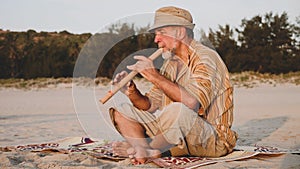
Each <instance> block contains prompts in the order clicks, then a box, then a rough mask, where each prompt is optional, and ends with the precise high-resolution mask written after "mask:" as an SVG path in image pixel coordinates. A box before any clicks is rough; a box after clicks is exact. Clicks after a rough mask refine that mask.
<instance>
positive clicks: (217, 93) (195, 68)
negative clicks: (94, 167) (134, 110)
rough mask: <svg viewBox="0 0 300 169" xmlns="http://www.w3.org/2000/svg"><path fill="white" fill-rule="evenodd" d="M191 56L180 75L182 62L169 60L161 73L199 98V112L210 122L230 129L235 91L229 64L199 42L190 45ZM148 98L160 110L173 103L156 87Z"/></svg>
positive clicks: (149, 93) (165, 62) (148, 94)
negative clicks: (179, 65)
mask: <svg viewBox="0 0 300 169" xmlns="http://www.w3.org/2000/svg"><path fill="white" fill-rule="evenodd" d="M189 57H190V58H189V60H188V63H187V64H184V65H183V67H182V69H181V70H180V71H179V72H178V71H177V63H178V61H176V60H174V59H172V58H169V59H166V60H165V61H164V64H163V66H162V68H161V74H163V75H164V76H166V77H167V78H168V79H170V80H171V81H173V82H175V83H177V84H179V85H180V86H181V87H183V88H185V90H187V91H188V92H189V93H190V94H191V95H193V96H194V97H195V98H197V100H198V101H199V103H200V104H201V107H200V109H199V111H198V113H199V115H201V116H202V117H203V118H205V119H206V120H207V121H208V122H209V123H211V124H212V125H213V126H220V125H221V126H225V127H226V128H230V127H231V125H232V121H233V88H232V85H231V84H230V80H229V73H228V70H227V68H226V66H225V64H224V63H223V61H222V59H221V58H220V56H219V55H218V54H217V52H216V51H214V50H211V49H210V48H208V47H206V46H204V45H202V44H201V43H198V42H196V41H192V42H191V44H190V49H189ZM147 96H148V97H149V98H150V100H151V101H152V104H157V105H158V106H159V108H160V109H162V108H163V107H165V106H166V105H168V104H170V103H172V100H171V99H170V98H168V97H167V96H166V95H165V94H164V93H163V92H162V91H161V90H160V89H158V88H157V87H156V86H153V87H152V89H151V90H150V91H149V92H148V93H147Z"/></svg>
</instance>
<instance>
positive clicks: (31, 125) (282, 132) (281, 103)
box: [0, 79, 300, 169]
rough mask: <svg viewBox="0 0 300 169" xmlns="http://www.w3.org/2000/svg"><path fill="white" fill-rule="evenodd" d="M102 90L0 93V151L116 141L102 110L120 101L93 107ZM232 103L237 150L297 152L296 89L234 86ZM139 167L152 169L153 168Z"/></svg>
mask: <svg viewBox="0 0 300 169" xmlns="http://www.w3.org/2000/svg"><path fill="white" fill-rule="evenodd" d="M252 80H253V79H252ZM254 80H255V79H254ZM249 84H250V88H249ZM137 85H138V87H140V88H142V90H143V91H146V90H147V88H149V84H148V83H146V82H144V81H139V82H138V83H137ZM245 86H246V87H245ZM72 89H73V90H72ZM108 90H109V87H108V86H104V85H101V83H100V84H98V85H97V86H96V87H94V86H93V85H88V86H83V85H79V84H75V85H74V86H73V88H72V84H71V83H69V82H68V83H59V84H55V85H48V86H47V85H46V86H43V87H38V88H37V87H29V88H19V89H18V88H14V87H2V88H1V90H0V147H6V146H15V145H26V144H33V143H45V142H51V141H55V140H59V139H62V138H66V137H78V136H88V137H93V138H97V139H108V140H118V139H121V137H120V136H119V135H118V134H117V133H116V132H115V131H114V130H113V128H112V127H111V124H110V122H109V119H108V113H107V111H106V110H107V108H108V107H109V106H111V105H113V104H117V103H116V101H117V100H120V99H123V98H121V97H122V96H120V95H117V96H116V97H115V98H114V99H112V100H110V101H109V102H108V103H107V104H105V105H102V104H101V103H99V102H98V99H100V98H101V97H103V96H104V95H105V94H106V92H107V91H108ZM234 102H235V110H234V112H235V114H234V115H235V119H234V125H233V128H234V130H236V131H237V132H238V133H239V140H238V144H239V145H252V146H253V145H255V144H257V145H267V146H274V147H281V148H286V149H299V148H300V130H299V127H300V124H299V122H300V86H299V85H296V84H294V83H289V82H285V83H282V82H280V83H276V82H272V83H270V82H267V83H266V82H264V83H262V82H256V83H252V82H251V83H247V85H240V83H235V90H234ZM123 167H124V166H122V165H121V163H120V162H119V163H117V162H112V161H107V160H100V159H96V158H93V157H91V156H87V155H84V154H61V153H42V152H36V153H34V152H5V151H0V168H64V169H65V168H123ZM139 167H140V166H139ZM143 167H144V168H150V167H153V168H155V166H153V165H152V166H143ZM127 168H138V167H137V166H131V167H128V166H127ZM201 168H300V155H297V154H286V155H276V156H275V155H274V156H262V155H259V156H255V157H253V158H250V159H246V160H240V161H232V162H223V163H217V164H212V165H207V166H203V167H201Z"/></svg>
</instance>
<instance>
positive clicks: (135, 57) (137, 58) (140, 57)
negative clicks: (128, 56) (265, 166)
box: [133, 55, 149, 61]
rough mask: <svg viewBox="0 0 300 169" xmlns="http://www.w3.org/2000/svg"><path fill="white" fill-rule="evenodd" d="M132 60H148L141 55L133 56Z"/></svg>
mask: <svg viewBox="0 0 300 169" xmlns="http://www.w3.org/2000/svg"><path fill="white" fill-rule="evenodd" d="M133 58H134V59H136V60H141V61H147V60H149V58H147V57H145V56H142V55H136V56H133Z"/></svg>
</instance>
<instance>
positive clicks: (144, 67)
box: [127, 55, 158, 80]
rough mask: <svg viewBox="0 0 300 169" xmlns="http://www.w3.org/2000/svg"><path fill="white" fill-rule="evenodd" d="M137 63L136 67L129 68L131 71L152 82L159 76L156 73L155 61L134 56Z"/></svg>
mask: <svg viewBox="0 0 300 169" xmlns="http://www.w3.org/2000/svg"><path fill="white" fill-rule="evenodd" d="M133 58H134V59H136V60H137V62H136V63H135V64H134V65H130V66H127V68H128V69H129V70H134V71H137V72H139V73H140V74H141V75H142V76H143V77H144V78H146V79H147V80H150V78H151V77H153V76H155V75H157V74H158V72H157V71H156V69H155V67H154V64H153V61H152V60H151V59H149V58H147V57H145V56H140V55H138V56H134V57H133Z"/></svg>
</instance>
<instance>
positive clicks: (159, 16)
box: [149, 6, 195, 32]
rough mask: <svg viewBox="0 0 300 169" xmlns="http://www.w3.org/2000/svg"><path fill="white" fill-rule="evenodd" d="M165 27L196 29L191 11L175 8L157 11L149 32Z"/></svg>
mask: <svg viewBox="0 0 300 169" xmlns="http://www.w3.org/2000/svg"><path fill="white" fill-rule="evenodd" d="M164 26H184V27H186V28H189V29H194V27H195V24H194V23H193V18H192V15H191V14H190V12H189V11H187V10H185V9H182V8H178V7H174V6H168V7H162V8H160V9H158V10H156V11H155V16H154V24H153V25H152V26H151V27H150V28H149V32H153V31H154V30H155V29H157V28H160V27H164Z"/></svg>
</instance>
